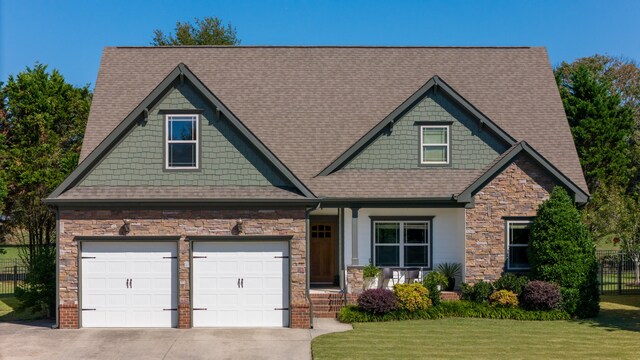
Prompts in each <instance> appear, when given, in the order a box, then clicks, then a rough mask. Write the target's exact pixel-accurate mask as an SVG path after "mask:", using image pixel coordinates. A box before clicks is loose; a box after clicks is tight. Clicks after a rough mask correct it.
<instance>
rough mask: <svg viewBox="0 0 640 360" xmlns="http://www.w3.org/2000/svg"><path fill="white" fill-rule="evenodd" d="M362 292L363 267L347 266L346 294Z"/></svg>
mask: <svg viewBox="0 0 640 360" xmlns="http://www.w3.org/2000/svg"><path fill="white" fill-rule="evenodd" d="M363 291H364V266H361V265H355V266H347V293H349V294H360V293H361V292H363Z"/></svg>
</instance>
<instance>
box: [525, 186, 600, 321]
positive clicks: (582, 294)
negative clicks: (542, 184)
mask: <svg viewBox="0 0 640 360" xmlns="http://www.w3.org/2000/svg"><path fill="white" fill-rule="evenodd" d="M529 262H530V264H531V279H534V280H543V281H548V282H552V283H555V284H558V285H559V286H560V288H561V290H562V293H563V294H564V295H565V299H564V301H563V302H562V306H563V307H564V309H565V310H566V311H567V312H569V313H570V314H572V315H576V316H578V317H583V318H584V317H592V316H596V315H597V314H598V312H599V310H600V306H599V301H600V294H599V292H598V280H597V274H598V263H597V260H596V257H595V247H594V245H593V242H592V241H591V237H590V235H589V231H588V229H587V227H586V226H585V224H584V223H583V222H582V219H581V216H580V213H579V212H578V210H577V209H576V207H575V206H574V204H573V201H572V200H571V197H569V195H568V194H567V192H566V191H565V190H564V189H563V188H561V187H556V188H554V189H553V192H552V193H551V197H550V198H549V200H547V201H545V202H544V203H542V204H541V205H540V207H539V208H538V215H537V217H536V219H535V220H534V222H533V224H532V226H531V238H530V240H529Z"/></svg>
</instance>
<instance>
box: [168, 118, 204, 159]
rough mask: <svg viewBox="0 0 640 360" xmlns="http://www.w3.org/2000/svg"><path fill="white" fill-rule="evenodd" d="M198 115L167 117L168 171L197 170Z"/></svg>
mask: <svg viewBox="0 0 640 360" xmlns="http://www.w3.org/2000/svg"><path fill="white" fill-rule="evenodd" d="M198 123H199V121H198V115H167V129H166V133H167V146H166V149H165V153H166V168H167V169H197V168H198V166H199V164H198V151H199V149H198V130H199V126H198Z"/></svg>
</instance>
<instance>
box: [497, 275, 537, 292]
mask: <svg viewBox="0 0 640 360" xmlns="http://www.w3.org/2000/svg"><path fill="white" fill-rule="evenodd" d="M528 282H529V279H528V278H527V277H526V276H518V275H516V274H513V273H504V274H502V276H501V277H500V279H498V280H496V281H494V282H493V287H494V288H495V289H496V290H509V291H512V292H514V293H515V294H516V295H520V294H521V293H522V289H524V286H525V285H527V283H528Z"/></svg>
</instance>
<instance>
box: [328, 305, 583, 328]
mask: <svg viewBox="0 0 640 360" xmlns="http://www.w3.org/2000/svg"><path fill="white" fill-rule="evenodd" d="M447 317H459V318H484V319H512V320H537V321H550V320H568V319H570V318H571V316H570V315H569V314H568V313H567V312H565V311H564V310H551V311H528V310H524V309H521V308H503V307H496V306H490V305H488V304H478V303H473V302H470V301H465V300H461V301H444V302H442V303H441V304H440V305H438V306H432V307H429V308H428V309H426V310H418V311H414V312H410V311H406V310H401V309H398V310H395V311H392V312H389V313H386V314H373V313H370V312H366V311H364V310H362V309H360V308H358V307H357V306H354V305H350V306H346V307H344V308H342V309H341V310H340V313H339V314H338V320H340V321H341V322H344V323H354V322H379V321H398V320H418V319H425V320H427V319H443V318H447Z"/></svg>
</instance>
